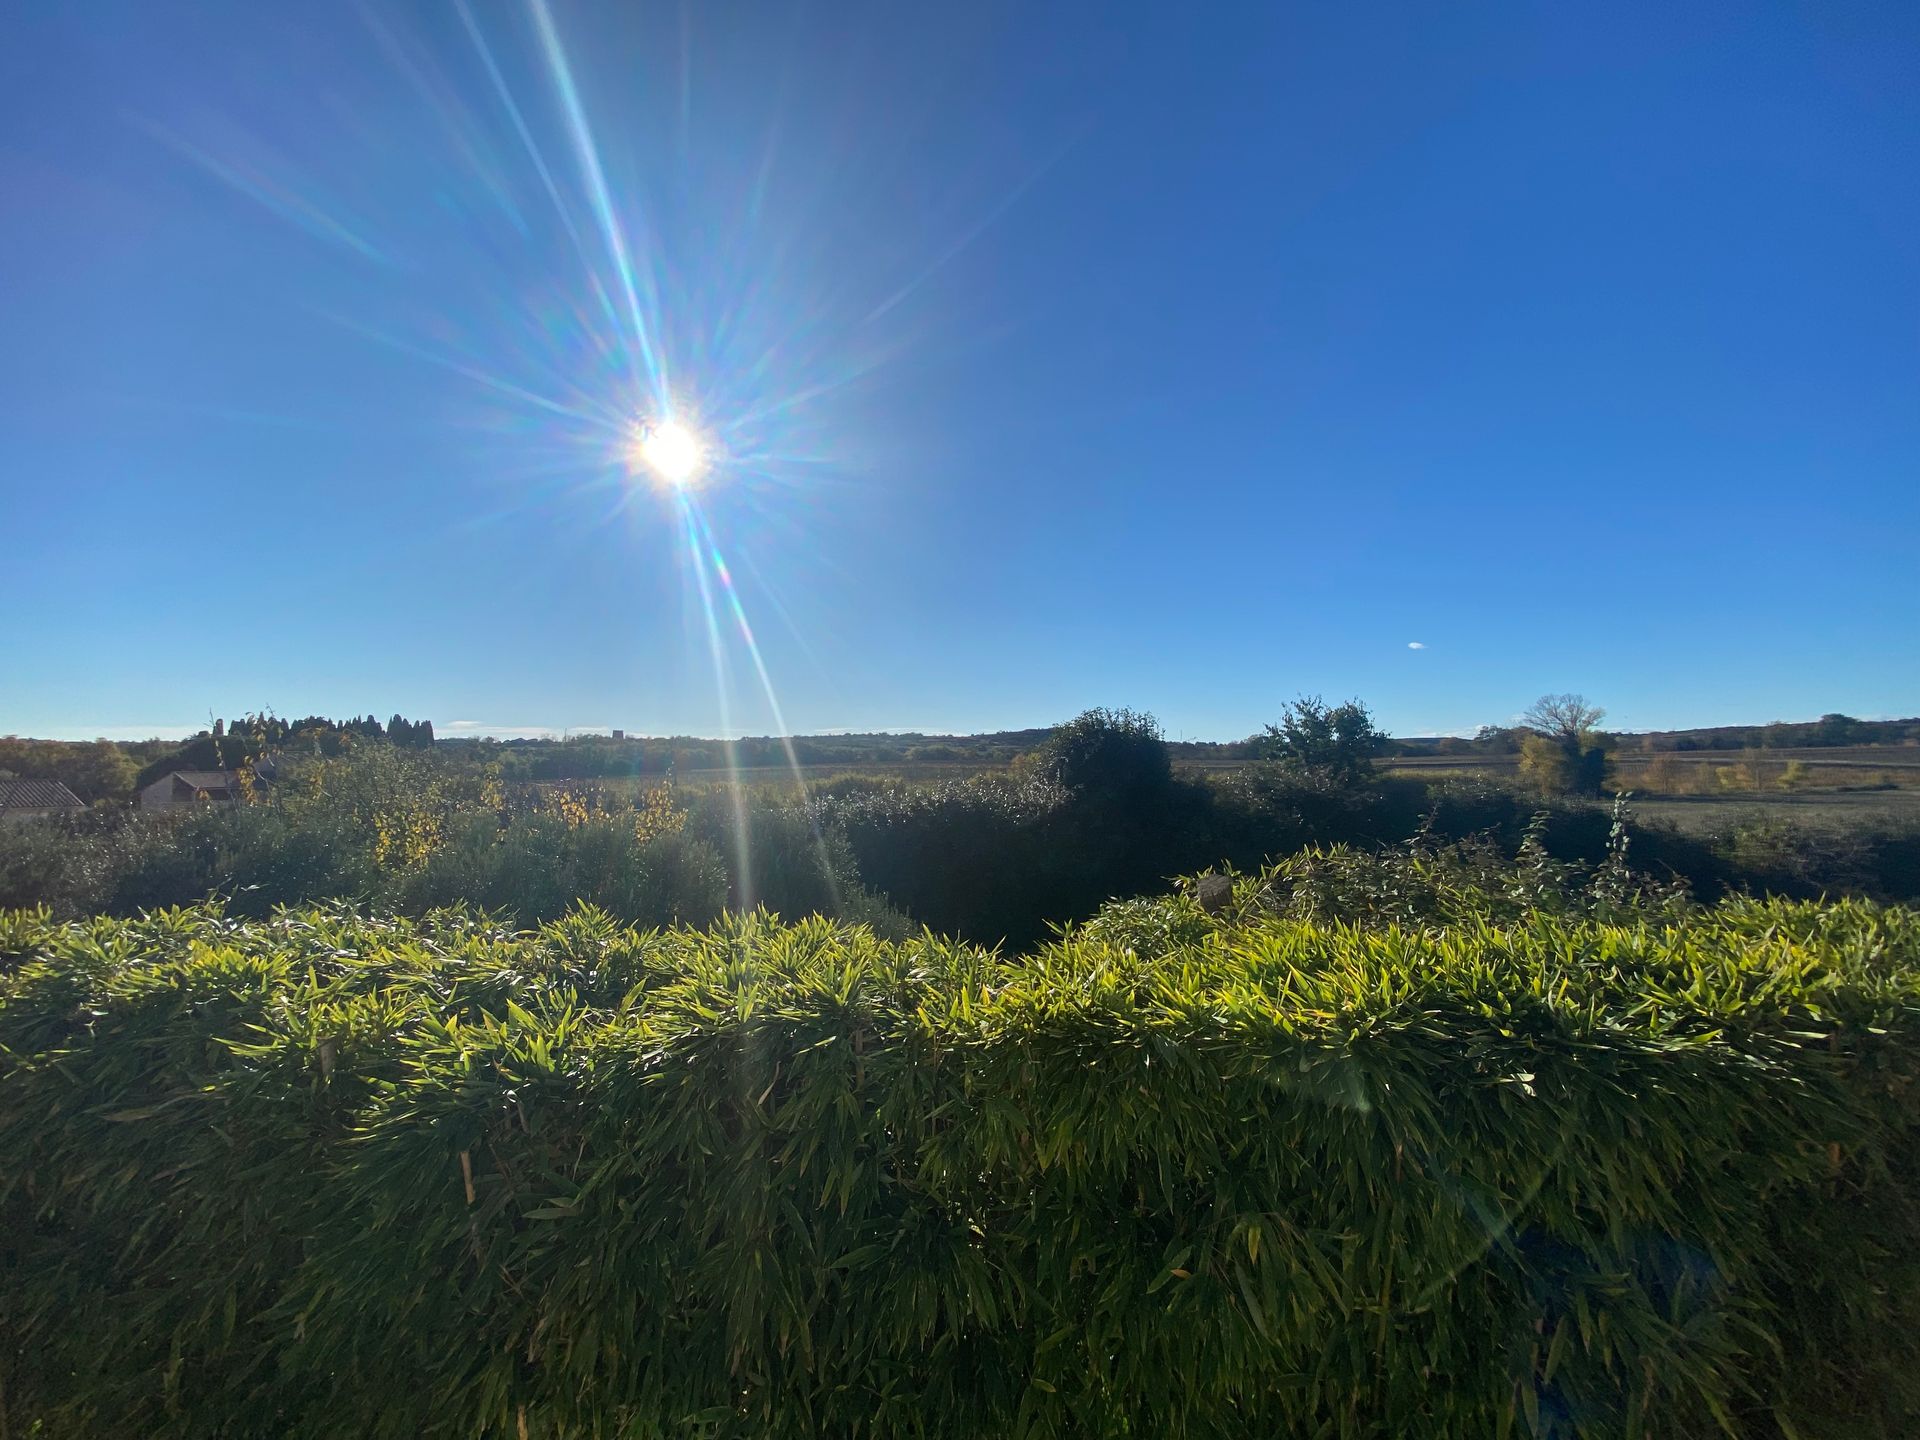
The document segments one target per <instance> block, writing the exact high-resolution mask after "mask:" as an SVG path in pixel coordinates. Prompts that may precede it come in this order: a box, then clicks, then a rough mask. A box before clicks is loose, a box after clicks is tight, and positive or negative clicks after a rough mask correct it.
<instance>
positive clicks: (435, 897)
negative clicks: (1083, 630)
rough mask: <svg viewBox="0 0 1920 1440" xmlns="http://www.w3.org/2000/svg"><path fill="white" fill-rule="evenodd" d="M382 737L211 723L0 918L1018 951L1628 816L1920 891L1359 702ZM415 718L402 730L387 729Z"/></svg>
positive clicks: (1733, 862) (1903, 851) (1597, 849)
mask: <svg viewBox="0 0 1920 1440" xmlns="http://www.w3.org/2000/svg"><path fill="white" fill-rule="evenodd" d="M1564 698H1567V699H1569V700H1572V699H1574V698H1576V697H1564ZM1593 718H1597V717H1592V716H1589V717H1587V718H1585V719H1582V718H1581V717H1579V716H1576V722H1577V723H1575V725H1574V728H1572V729H1571V730H1569V731H1567V732H1566V734H1565V735H1563V737H1562V740H1563V742H1564V744H1563V745H1561V746H1560V747H1559V748H1555V746H1554V745H1550V744H1548V742H1546V741H1545V740H1542V741H1541V744H1543V745H1546V746H1547V748H1548V750H1549V752H1550V757H1549V760H1548V761H1546V762H1543V765H1549V766H1551V765H1553V764H1563V765H1565V766H1567V767H1573V768H1577V766H1578V765H1579V764H1581V763H1584V761H1583V760H1582V759H1581V757H1582V756H1584V755H1586V754H1588V753H1590V752H1591V753H1597V752H1594V751H1593V747H1592V746H1591V745H1590V744H1589V743H1588V738H1587V737H1589V736H1590V735H1591V733H1592V732H1591V728H1590V727H1591V723H1592V719H1593ZM374 725H375V722H373V721H371V720H367V721H355V722H350V723H349V724H347V725H343V726H332V725H330V724H328V725H322V724H320V722H309V721H303V722H299V726H298V727H295V729H294V730H293V731H292V732H290V735H291V734H298V735H301V736H305V737H306V738H307V739H308V740H311V741H312V742H313V744H312V745H311V746H310V747H309V748H307V749H305V750H302V749H300V748H298V747H294V748H291V749H288V750H281V751H272V752H270V753H272V754H273V755H274V756H275V758H276V759H277V761H278V763H277V764H276V765H275V766H274V767H273V772H272V774H271V777H268V776H267V775H265V774H257V773H256V772H255V770H254V768H253V759H258V758H259V757H260V756H261V755H262V754H264V753H269V752H267V751H266V749H265V747H266V746H268V745H270V744H271V741H270V740H268V739H263V738H262V736H263V735H264V733H265V732H264V730H263V728H262V726H261V725H260V724H259V723H258V722H257V721H255V722H249V724H248V725H246V726H236V727H233V728H230V729H228V730H226V732H225V733H224V734H223V735H222V736H221V737H219V743H220V744H221V745H223V746H226V747H228V749H227V750H223V751H222V754H223V755H226V754H227V753H228V750H232V747H234V746H236V745H238V746H239V747H240V748H239V750H237V751H233V754H235V755H240V756H248V755H251V756H252V757H253V759H246V758H242V759H239V760H238V761H237V762H236V763H237V764H238V765H239V766H240V769H239V773H240V775H241V776H242V780H243V784H242V787H241V788H242V790H243V792H244V793H245V795H246V796H247V799H246V801H245V803H241V804H237V805H231V806H201V807H197V808H188V809H186V810H185V811H183V812H180V813H172V814H159V815H149V814H142V813H138V812H133V811H129V810H127V809H125V808H124V807H122V808H115V807H101V808H96V809H95V810H93V811H92V812H90V813H88V814H86V815H84V816H82V817H80V818H79V819H77V820H73V821H49V822H43V823H35V824H23V825H17V826H10V827H6V828H4V829H0V905H14V906H32V905H41V904H44V905H47V906H49V907H51V908H52V909H53V910H54V911H55V913H56V914H58V915H60V916H63V917H77V916H82V915H89V914H112V915H133V914H138V913H140V912H141V911H143V910H148V909H152V908H155V907H160V906H167V905H182V904H191V903H194V902H196V901H200V900H203V899H206V898H208V897H209V896H215V897H219V898H220V899H221V900H222V902H223V903H224V904H225V905H226V907H227V909H228V911H229V913H232V914H235V915H255V916H263V915H266V914H268V913H270V912H271V911H272V910H273V908H274V907H275V906H277V905H295V904H302V903H307V902H311V901H316V900H324V899H346V900H351V901H354V902H356V903H360V904H364V905H369V906H372V907H375V908H377V909H380V910H382V911H386V912H390V913H398V914H407V915H420V914H424V913H425V912H426V911H428V910H430V909H433V908H435V907H437V906H443V905H448V904H454V903H461V902H465V903H470V904H475V905H479V906H482V907H485V908H487V909H489V910H493V911H497V912H500V913H502V914H505V915H510V916H511V917H512V918H513V919H514V920H515V921H516V922H518V923H523V924H536V923H539V922H542V921H545V920H550V919H553V918H556V917H558V916H559V915H561V914H563V913H565V911H566V910H567V909H568V908H569V907H570V906H571V905H572V904H573V903H574V902H575V901H576V900H584V901H587V902H589V903H592V904H594V905H597V906H599V907H601V908H602V909H605V910H606V911H607V912H608V913H610V914H612V915H613V916H614V917H615V918H617V919H619V920H620V921H622V922H624V923H631V924H640V925H666V924H674V923H685V924H705V923H708V922H710V921H712V920H714V919H716V918H718V917H719V916H720V915H722V914H723V913H726V912H729V911H732V912H736V913H737V912H741V911H745V910H750V909H752V908H754V907H756V906H765V907H766V908H768V909H771V910H774V911H776V912H778V913H780V914H782V915H784V916H786V917H788V918H794V919H797V918H799V917H801V916H803V915H809V914H819V915H825V916H828V917H830V918H835V919H840V920H851V921H859V922H863V923H868V924H871V925H873V926H875V927H876V928H877V929H879V930H880V931H881V932H882V933H885V934H890V935H900V934H904V933H906V932H907V931H908V930H909V929H910V928H912V926H913V925H915V924H924V925H928V926H931V927H932V928H934V929H935V930H938V931H940V932H941V933H943V934H951V935H954V936H957V937H960V938H964V939H971V940H975V941H979V942H982V943H988V944H993V943H1002V942H1004V943H1005V944H1007V945H1009V946H1011V947H1012V948H1014V949H1029V948H1031V947H1033V946H1035V945H1038V944H1040V943H1041V942H1043V941H1044V940H1045V939H1046V937H1047V936H1048V935H1049V934H1050V933H1051V930H1052V927H1054V926H1056V925H1058V924H1062V923H1067V922H1071V921H1074V920H1079V919H1084V918H1086V917H1088V916H1090V915H1092V914H1093V913H1094V912H1095V911H1096V910H1097V909H1098V908H1099V907H1100V905H1101V904H1103V903H1104V902H1105V901H1107V900H1108V899H1111V898H1114V897H1126V896H1133V895H1147V894H1154V893H1158V892H1160V891H1161V890H1163V889H1164V887H1165V885H1166V883H1167V880H1168V877H1170V876H1174V875H1179V874H1190V873H1194V872H1197V871H1200V870H1204V869H1208V868H1218V867H1231V868H1237V869H1239V870H1243V871H1245V870H1253V869H1256V868H1258V867H1259V866H1261V865H1263V864H1265V863H1267V862H1269V861H1272V860H1276V859H1280V858H1283V857H1286V856H1289V855H1293V854H1295V853H1297V852H1300V851H1302V850H1304V849H1307V848H1309V847H1314V846H1322V847H1324V846H1330V845H1348V846H1353V847H1358V848H1360V849H1374V850H1378V849H1381V848H1382V847H1394V846H1401V845H1405V844H1408V843H1409V842H1414V841H1419V842H1420V843H1424V844H1428V845H1432V846H1445V845H1448V844H1451V843H1454V842H1459V841H1463V840H1467V839H1469V838H1471V837H1478V838H1479V840H1480V841H1482V842H1483V843H1484V844H1486V845H1487V846H1489V847H1491V849H1492V850H1493V851H1495V852H1497V853H1499V854H1500V855H1503V856H1505V857H1508V858H1511V857H1513V856H1515V855H1517V854H1519V853H1520V850H1521V847H1522V844H1523V842H1525V841H1527V839H1528V837H1529V836H1531V837H1532V843H1533V844H1534V845H1535V846H1537V848H1538V849H1539V851H1540V853H1541V854H1543V855H1546V856H1549V857H1551V858H1553V859H1555V860H1557V861H1562V862H1581V863H1586V864H1594V863H1598V862H1599V861H1600V860H1601V859H1602V858H1603V857H1604V856H1605V855H1606V853H1607V852H1608V848H1609V844H1610V841H1609V835H1610V832H1611V831H1613V830H1614V829H1615V828H1616V821H1617V822H1618V825H1619V826H1620V827H1623V828H1624V830H1625V831H1626V832H1629V833H1630V836H1631V840H1632V844H1633V846H1634V853H1635V860H1636V864H1637V865H1638V866H1639V867H1640V868H1642V869H1644V870H1646V871H1647V872H1649V873H1651V874H1654V875H1657V876H1659V877H1661V878H1662V880H1663V881H1664V882H1677V883H1681V884H1683V885H1684V886H1685V887H1686V888H1687V889H1688V890H1689V891H1690V892H1691V893H1692V894H1694V895H1695V896H1696V897H1698V898H1700V899H1703V900H1711V899H1714V898H1716V897H1718V896H1720V895H1722V894H1725V893H1728V892H1732V891H1750V892H1753V893H1763V894H1777V895H1783V896H1798V897H1812V896H1817V895H1820V894H1855V895H1862V896H1866V897H1870V898H1875V899H1880V900H1909V899H1915V898H1920V827H1917V826H1914V825H1911V824H1909V825H1905V826H1902V825H1898V824H1891V823H1889V824H1880V825H1872V824H1858V823H1856V824H1854V825H1853V826H1851V827H1848V828H1844V829H1843V828H1834V827H1807V826H1797V825H1790V824H1786V823H1783V822H1781V821H1779V820H1774V819H1768V818H1766V817H1765V816H1743V817H1740V818H1739V819H1738V820H1737V822H1736V823H1732V824H1729V825H1727V826H1726V827H1724V829H1722V830H1720V831H1716V832H1710V833H1683V832H1681V831H1678V830H1675V829H1671V828H1667V827H1664V826H1658V825H1644V824H1635V823H1632V822H1631V821H1630V820H1629V819H1628V818H1627V817H1626V816H1625V815H1624V814H1623V815H1622V816H1619V817H1610V816H1609V815H1608V813H1607V811H1606V810H1605V809H1604V808H1601V807H1600V806H1597V805H1595V804H1593V803H1592V802H1591V801H1588V800H1585V799H1582V798H1580V797H1578V796H1570V797H1569V796H1560V795H1541V794H1537V793H1533V792H1531V791H1530V790H1528V789H1525V788H1521V787H1516V786H1513V785H1506V784H1497V783H1488V782H1485V781H1476V780H1473V779H1471V778H1465V779H1462V778H1458V777H1451V778H1449V777H1441V778H1439V779H1438V780H1432V779H1414V778H1410V777H1401V776H1386V775H1380V774H1378V773H1377V772H1375V771H1374V770H1373V769H1371V768H1370V764H1369V762H1370V759H1371V757H1372V756H1373V755H1374V754H1375V753H1377V752H1378V750H1379V749H1380V747H1381V745H1382V744H1383V742H1382V740H1381V738H1380V736H1379V735H1378V733H1377V731H1376V730H1375V729H1374V728H1373V725H1372V722H1371V719H1370V717H1369V716H1368V715H1367V713H1366V710H1365V708H1364V707H1362V706H1360V705H1358V704H1356V703H1351V702H1350V703H1348V704H1345V705H1341V706H1327V705H1323V704H1321V703H1320V702H1318V701H1313V700H1309V701H1303V702H1301V703H1300V704H1299V705H1296V706H1294V707H1291V708H1290V710H1289V711H1288V713H1287V714H1286V715H1285V716H1284V717H1283V719H1282V722H1281V723H1280V724H1278V725H1275V726H1273V727H1270V728H1269V731H1268V733H1267V734H1266V736H1264V737H1263V739H1262V740H1261V742H1260V745H1259V750H1258V753H1257V754H1256V756H1255V757H1254V758H1253V759H1250V760H1249V761H1247V762H1246V763H1244V764H1242V765H1240V766H1238V767H1236V768H1234V769H1231V770H1225V771H1194V770H1189V769H1184V768H1182V767H1180V766H1178V765H1176V764H1175V763H1174V760H1173V751H1172V749H1171V748H1170V747H1169V746H1168V745H1167V743H1166V742H1165V740H1164V738H1163V737H1162V736H1161V734H1160V731H1159V727H1158V726H1157V725H1156V724H1155V722H1154V721H1153V719H1152V718H1151V717H1150V716H1145V715H1140V714H1137V713H1134V712H1130V711H1090V712H1088V713H1087V714H1086V715H1083V716H1081V717H1079V718H1078V719H1076V720H1074V721H1072V722H1070V723H1069V724H1066V725H1063V726H1061V727H1059V728H1058V729H1057V730H1056V731H1054V732H1053V733H1052V734H1051V735H1049V736H1048V737H1046V739H1045V740H1044V742H1043V743H1042V744H1040V745H1039V746H1038V747H1037V748H1036V749H1034V750H1032V751H1030V752H1028V753H1027V754H1026V755H1024V756H1023V757H1022V758H1020V759H1019V760H1018V761H1016V762H1015V763H1014V764H1013V765H1012V766H1010V767H1006V768H1003V769H1000V770H997V771H991V772H986V773H982V774H978V775H973V776H969V777H966V778H962V779H954V780H947V781H940V782H933V783H924V782H923V783H903V782H899V781H894V780H887V779H872V778H862V777H859V776H845V777H841V778H839V779H835V780H832V781H829V782H827V783H825V784H823V785H819V786H815V787H812V788H811V789H810V790H807V791H802V790H800V789H799V788H797V787H796V786H794V785H793V784H792V783H791V782H789V783H787V784H785V785H775V784H769V785H759V786H751V785H749V786H739V785H731V784H712V783H692V784H687V783H681V784H675V783H673V781H672V780H671V778H670V777H667V778H661V779H653V778H650V777H647V778H640V779H633V780H629V781H627V782H626V783H622V784H611V783H605V782H598V781H594V780H591V779H588V780H576V781H570V782H567V783H565V784H530V783H524V782H515V781H513V780H510V779H509V778H507V776H506V775H505V774H504V773H503V770H502V768H501V766H499V765H498V764H496V763H495V762H494V761H493V760H489V759H487V758H485V752H484V751H480V750H475V749H471V748H463V747H458V746H445V745H439V746H432V747H427V746H424V745H419V744H407V743H402V744H394V743H392V742H391V740H389V739H388V738H386V735H381V736H375V735H373V734H372V733H371V727H373V726H374ZM301 727H304V728H301ZM418 729H419V727H417V726H414V725H412V724H411V722H406V721H404V720H402V719H401V718H400V717H395V719H394V721H393V722H390V724H389V725H388V726H387V727H385V731H386V734H395V733H397V734H401V735H403V736H412V735H415V734H417V733H418ZM208 740H209V743H211V740H212V737H208ZM196 743H198V742H196ZM228 758H232V756H231V755H229V756H228ZM1784 773H1785V772H1784V771H1783V774H1784ZM1549 788H1555V789H1559V788H1566V787H1559V786H1555V787H1549Z"/></svg>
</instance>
